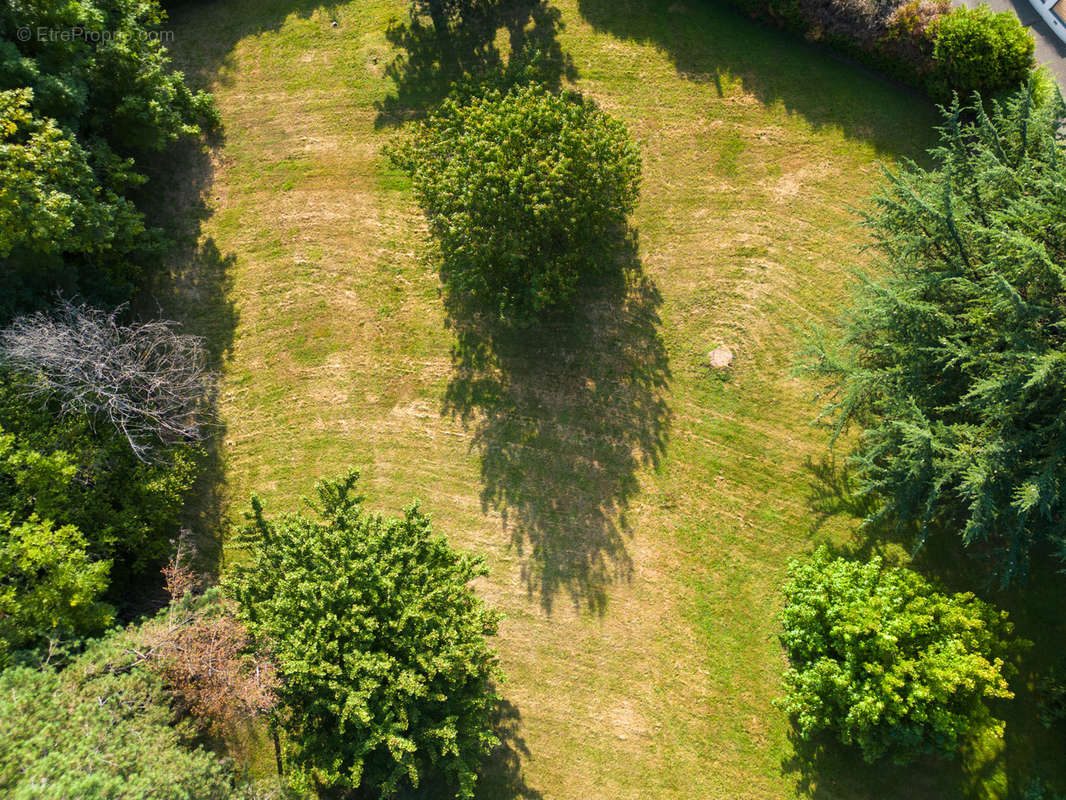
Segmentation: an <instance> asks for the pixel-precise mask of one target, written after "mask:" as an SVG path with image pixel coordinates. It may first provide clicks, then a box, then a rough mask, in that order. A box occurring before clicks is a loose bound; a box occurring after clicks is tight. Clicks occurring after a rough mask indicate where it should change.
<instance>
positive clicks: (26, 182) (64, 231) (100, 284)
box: [0, 0, 217, 317]
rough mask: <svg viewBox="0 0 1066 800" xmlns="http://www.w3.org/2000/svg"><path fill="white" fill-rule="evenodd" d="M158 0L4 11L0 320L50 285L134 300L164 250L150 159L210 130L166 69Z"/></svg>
mask: <svg viewBox="0 0 1066 800" xmlns="http://www.w3.org/2000/svg"><path fill="white" fill-rule="evenodd" d="M163 20H164V14H163V12H162V10H161V9H160V7H159V5H158V3H157V2H156V0H30V1H29V2H18V3H4V4H0V176H2V180H0V259H3V261H4V264H5V269H4V270H3V271H2V272H0V317H3V316H5V315H7V314H10V313H11V312H12V311H15V310H17V309H19V308H24V307H26V306H28V305H31V304H36V303H37V302H39V300H40V299H41V298H42V297H46V296H47V295H48V294H49V293H50V292H51V291H53V290H54V289H55V288H57V287H62V288H66V289H68V290H71V291H75V290H80V291H82V292H83V293H92V294H95V295H97V296H102V295H104V294H107V292H108V290H109V288H110V290H111V291H112V292H117V293H120V294H122V293H128V291H129V289H130V286H131V285H132V284H131V282H132V281H134V280H135V279H136V277H137V275H138V274H139V271H140V269H142V268H143V267H144V266H145V265H147V264H149V263H152V262H153V260H154V259H155V258H156V256H157V255H158V253H159V252H160V250H159V248H160V237H159V235H158V232H154V231H148V230H146V229H145V225H144V221H143V216H142V214H141V213H140V211H139V210H138V209H137V208H136V207H135V205H134V203H133V199H132V198H133V197H134V192H135V190H136V189H137V187H139V186H141V185H142V184H143V183H144V182H145V180H146V178H145V171H144V169H143V167H144V163H145V158H146V156H147V155H148V154H149V153H152V152H158V151H160V150H161V149H163V148H164V147H165V146H166V145H167V144H169V143H170V142H173V141H175V140H176V139H178V138H180V137H183V136H190V135H195V134H197V133H199V132H200V130H201V127H202V126H204V125H207V126H213V125H214V124H216V121H217V117H216V112H215V111H214V109H213V106H212V105H211V101H210V97H209V96H208V95H205V94H202V93H194V92H192V91H190V90H189V89H188V87H187V86H186V85H185V81H184V78H183V76H182V75H181V73H179V72H174V71H173V70H172V69H171V68H170V63H169V57H168V55H167V52H166V48H165V47H164V46H163V43H162V39H161V37H159V36H153V35H151V34H152V32H153V30H154V29H156V28H157V27H158V26H159V25H161V24H162V22H163Z"/></svg>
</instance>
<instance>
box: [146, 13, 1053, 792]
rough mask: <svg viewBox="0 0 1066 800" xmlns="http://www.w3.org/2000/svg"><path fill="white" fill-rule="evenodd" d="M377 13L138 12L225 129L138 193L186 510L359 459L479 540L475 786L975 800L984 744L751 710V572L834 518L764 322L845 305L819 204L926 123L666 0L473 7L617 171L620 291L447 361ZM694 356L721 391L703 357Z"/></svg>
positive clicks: (283, 495) (918, 143)
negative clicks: (483, 769) (487, 697)
mask: <svg viewBox="0 0 1066 800" xmlns="http://www.w3.org/2000/svg"><path fill="white" fill-rule="evenodd" d="M407 5H408V4H407V2H405V0H358V1H357V2H344V3H337V4H334V5H329V6H319V5H318V4H317V3H313V2H301V1H300V0H293V1H291V2H282V0H214V2H208V1H207V0H201V1H200V2H189V3H186V4H184V5H179V6H178V7H177V8H176V9H175V10H174V12H173V14H172V17H173V25H172V27H173V29H174V30H175V42H174V49H175V51H176V58H177V61H178V63H179V65H180V66H181V67H182V68H183V69H185V70H186V71H187V72H188V73H189V74H190V75H191V76H193V77H194V79H195V80H196V82H198V83H201V84H203V85H207V86H210V87H211V88H212V89H213V90H214V91H215V93H216V96H217V98H218V103H219V107H220V109H221V112H222V117H223V120H224V124H225V135H224V141H223V142H221V143H220V145H219V147H218V148H217V150H216V151H215V152H214V154H213V156H212V158H211V159H210V163H208V160H207V159H200V160H199V161H198V162H197V159H195V158H192V159H191V161H193V162H197V163H196V164H195V168H196V169H197V174H198V175H199V176H200V177H201V178H202V190H203V191H202V195H201V196H200V197H199V198H197V197H194V196H190V195H189V194H188V193H180V192H176V191H175V192H174V193H173V197H172V198H171V199H172V201H173V203H174V208H175V210H176V213H179V214H181V215H184V216H185V217H186V218H187V219H189V220H192V224H193V226H194V228H195V234H196V236H197V237H198V238H197V240H196V242H194V243H190V247H189V248H188V249H187V252H186V253H185V256H184V257H183V259H182V261H181V264H180V265H176V267H175V280H174V283H173V286H174V287H176V288H177V289H178V290H179V291H178V295H179V297H180V298H181V309H182V313H184V314H185V315H186V317H187V318H188V319H189V320H190V323H191V324H192V326H193V327H194V328H196V329H198V330H202V331H204V332H206V333H207V334H208V335H209V336H210V337H211V339H212V342H213V343H214V346H215V350H216V352H218V353H219V355H220V359H221V364H222V368H223V373H224V378H223V382H222V387H221V392H220V398H219V405H220V410H221V416H222V420H223V423H224V426H225V428H224V431H223V432H222V434H221V436H220V442H221V446H220V452H219V460H218V464H217V469H215V470H212V472H211V473H210V474H209V476H208V479H207V480H206V481H205V486H204V487H203V490H204V493H205V494H204V497H205V499H204V507H205V509H208V510H209V511H214V510H220V511H221V512H222V513H223V514H229V515H231V516H234V515H235V514H236V513H237V512H238V511H239V510H240V509H241V508H242V507H243V505H244V504H245V503H246V502H247V498H248V496H249V494H250V493H251V492H252V491H257V492H259V493H260V494H261V495H262V496H263V497H264V499H265V501H266V503H267V507H268V510H269V509H273V510H281V509H292V508H295V507H296V505H297V502H298V499H299V497H300V496H301V495H302V494H304V493H306V492H307V491H308V489H309V488H310V487H311V485H312V483H313V482H314V480H315V479H316V478H319V477H321V476H324V475H329V474H335V473H338V472H340V471H342V470H344V469H346V468H347V467H349V466H358V467H360V468H361V469H362V470H363V475H364V491H365V492H366V493H367V494H368V496H369V501H370V503H371V505H373V506H375V507H378V508H381V509H385V510H390V511H396V510H399V509H400V508H401V507H402V506H404V505H406V504H407V503H408V502H409V501H410V500H412V499H414V498H419V499H421V500H422V502H423V505H424V507H425V508H426V509H427V510H428V511H429V512H431V514H432V515H433V517H434V519H435V521H436V524H437V526H438V528H439V529H440V530H442V531H444V532H446V533H447V534H448V536H449V537H450V538H451V540H452V541H453V542H454V543H455V544H457V545H458V546H459V547H462V548H465V549H469V550H473V551H477V552H480V553H483V554H484V555H485V556H486V557H487V559H488V563H489V566H490V568H491V577H490V578H489V579H488V580H487V581H485V582H484V583H483V585H481V586H480V587H479V588H480V590H481V591H482V592H483V593H484V595H485V596H486V597H487V598H488V599H489V600H490V602H491V603H492V604H494V605H495V606H497V607H498V608H500V609H501V610H502V611H503V612H504V614H505V615H506V619H505V621H504V623H503V625H502V628H501V633H500V637H499V641H498V647H499V650H500V653H501V656H502V661H503V667H504V669H505V671H506V673H507V675H508V678H509V680H508V682H507V683H506V685H505V686H503V687H502V692H503V694H504V695H505V697H506V698H507V700H508V701H509V704H510V706H509V708H508V709H507V715H508V719H506V720H505V721H504V724H503V728H504V729H505V732H506V733H507V739H508V748H507V749H506V750H505V751H502V752H501V753H500V754H499V756H498V757H497V758H496V759H495V761H494V763H493V764H492V765H490V767H489V770H488V775H487V778H486V781H485V782H484V786H483V791H482V795H483V797H485V798H511V797H544V798H605V799H607V800H615V799H618V800H621V799H622V798H633V799H634V800H636V799H637V798H678V799H679V800H682V799H684V800H690V799H691V798H751V800H773V799H774V798H790V797H808V796H809V797H817V798H848V799H849V800H852V799H855V800H857V799H858V798H871V800H874V799H876V800H883V799H884V798H889V797H904V796H905V797H908V798H913V799H914V800H920V799H921V798H946V797H952V796H956V795H958V794H959V793H960V792H961V791H962V790H963V788H964V787H971V788H972V787H974V786H977V787H978V789H979V790H980V791H978V792H977V794H979V795H980V794H989V795H990V796H997V795H998V794H1000V793H1001V791H1000V790H1001V789H1002V787H1003V786H1004V785H1006V783H1007V782H1008V780H1009V779H1010V778H1011V777H1012V773H1011V770H1012V769H1013V768H1012V767H1011V766H1010V764H1011V763H1012V762H1011V759H1010V757H1009V756H1010V755H1011V754H1012V753H1013V751H1011V752H1010V753H1008V754H1007V756H1006V757H999V758H990V757H987V754H984V756H981V757H977V756H975V757H974V758H972V759H970V760H969V762H968V763H967V764H966V765H964V767H963V768H960V767H958V766H947V767H941V766H936V765H933V764H928V765H919V767H917V768H912V769H907V770H898V769H892V768H889V769H886V768H884V767H880V768H863V767H861V766H859V765H858V764H857V763H856V761H855V760H854V759H852V758H850V757H848V756H846V755H842V754H840V753H839V752H837V751H835V750H834V749H832V748H830V749H829V750H828V751H826V752H812V751H811V750H810V749H809V748H806V749H803V750H801V751H799V752H797V751H796V750H795V749H794V748H793V746H792V744H791V743H790V740H789V736H788V724H787V721H786V720H785V719H784V718H783V716H782V715H781V713H780V712H779V711H777V710H776V709H774V708H773V707H772V705H771V701H772V699H773V698H774V697H775V696H776V695H777V694H778V692H779V676H780V672H781V669H782V666H783V663H782V656H781V653H780V649H779V647H778V645H777V643H776V640H775V633H776V617H777V613H778V609H779V604H780V599H779V596H778V587H779V584H780V582H781V578H782V575H783V571H784V566H785V563H786V561H787V559H788V558H789V557H791V556H793V555H796V554H799V553H803V552H806V551H808V550H810V549H811V548H812V547H813V545H814V544H815V543H817V542H819V541H824V540H833V541H836V542H838V543H847V542H850V541H852V539H853V536H854V530H855V527H856V520H855V518H854V517H853V516H851V515H850V514H849V513H848V511H847V508H848V503H847V502H846V499H847V498H846V497H844V498H837V497H835V496H834V493H833V480H834V476H833V475H832V474H831V473H829V474H828V480H827V472H826V471H825V470H821V469H819V468H818V465H819V463H820V461H821V460H822V459H823V457H824V456H825V454H826V441H825V438H824V436H823V435H822V434H821V433H820V432H818V431H817V430H814V429H812V428H810V427H809V425H808V422H809V420H810V419H811V418H812V417H813V416H814V413H815V407H814V406H813V405H812V404H811V402H810V400H809V397H808V395H809V391H810V387H808V386H805V385H803V384H802V383H801V382H799V381H797V380H796V379H794V378H793V377H791V376H790V369H791V366H792V363H793V357H794V354H795V352H796V350H797V347H798V340H799V338H800V334H799V332H798V329H800V328H802V327H804V326H805V325H807V324H808V323H809V322H810V321H812V320H823V319H829V318H831V317H832V316H833V315H834V314H835V313H836V312H837V311H838V310H839V309H840V308H841V306H842V304H843V303H844V302H845V298H846V296H847V292H848V287H849V285H850V283H851V279H850V277H849V276H850V270H851V269H852V268H853V267H854V266H856V265H858V264H861V263H863V261H864V259H865V256H864V255H863V254H861V253H860V252H859V250H858V247H859V245H860V244H861V243H862V242H863V241H864V238H863V233H862V232H861V231H860V230H859V229H858V228H857V227H856V220H855V217H854V215H853V213H852V208H853V207H855V206H857V205H860V204H861V203H862V201H863V198H864V197H866V196H867V195H868V194H869V193H870V192H871V191H872V190H873V188H874V187H875V186H876V184H877V181H878V177H879V166H878V164H879V162H892V161H893V160H895V159H897V158H899V157H901V156H912V157H917V156H919V155H920V154H921V152H922V151H923V149H924V148H925V147H927V146H928V145H929V144H930V143H931V137H932V126H933V124H934V123H935V116H934V114H933V112H932V109H931V108H930V107H929V106H928V104H927V103H926V102H925V101H923V100H922V99H921V98H919V97H916V96H914V95H912V94H909V93H906V92H904V91H902V90H899V89H896V88H894V87H892V86H889V85H888V84H886V83H884V82H882V81H880V80H878V79H875V78H873V77H871V76H869V75H867V74H866V73H864V72H861V71H860V70H858V69H856V68H854V67H852V66H850V65H847V64H843V63H840V62H838V61H836V60H834V59H832V58H830V57H828V56H826V55H824V54H822V53H820V52H818V51H816V50H814V49H812V48H809V47H808V46H806V45H804V44H802V43H797V42H795V41H793V40H792V39H790V38H788V37H786V36H784V35H781V34H778V33H776V32H773V31H769V30H766V29H764V28H762V27H759V26H757V25H755V24H754V23H750V22H748V21H746V20H743V19H740V18H738V17H736V16H735V15H733V14H732V13H731V12H728V11H725V10H720V9H719V8H717V7H715V6H710V5H709V4H705V3H702V2H699V0H687V2H676V3H671V2H668V0H663V1H662V2H653V1H652V0H626V1H624V2H623V0H559V2H554V3H552V4H551V6H550V7H545V6H540V5H537V4H535V3H532V2H529V0H519V2H517V3H506V4H504V5H506V6H507V8H508V12H507V13H508V18H507V19H502V18H501V19H500V20H499V23H500V35H499V36H498V37H497V40H496V41H497V46H498V48H499V50H500V51H501V52H503V53H504V54H506V52H507V50H508V49H509V46H510V39H511V37H516V38H522V37H525V38H527V39H539V40H540V42H541V43H542V44H548V45H552V46H553V47H555V48H556V55H557V56H558V58H557V61H558V66H559V70H560V76H561V77H563V79H564V80H570V81H572V82H573V83H574V84H575V85H576V86H577V87H578V88H579V89H580V90H581V91H583V92H585V93H586V94H588V95H591V96H592V97H595V98H596V99H597V100H598V101H599V102H600V103H601V104H602V105H603V106H604V107H606V108H607V109H609V110H610V111H611V112H612V113H613V114H615V115H617V116H618V117H620V118H621V119H623V120H624V121H625V122H626V123H627V124H628V125H629V127H630V129H631V131H632V133H633V135H634V136H635V138H636V139H637V141H638V142H639V143H640V145H641V148H642V150H643V153H644V160H645V169H644V182H643V194H642V202H641V204H640V207H639V210H638V212H637V214H636V216H635V219H634V220H633V223H634V228H635V232H636V236H637V237H638V242H639V246H638V247H637V249H636V251H635V252H634V253H633V254H632V259H631V263H630V264H629V280H628V282H627V285H626V286H624V287H615V288H605V289H604V290H603V291H602V292H600V293H598V294H596V295H595V296H593V297H590V298H588V299H587V302H585V303H584V304H583V310H582V313H581V314H580V315H579V317H578V319H577V320H576V321H574V322H573V324H571V325H567V326H562V327H560V326H553V327H551V328H550V329H548V330H541V331H534V332H531V333H530V334H529V335H527V336H523V337H521V338H511V339H507V338H504V339H502V340H501V341H499V342H498V344H497V347H496V349H495V351H494V353H492V354H491V356H490V357H488V358H485V357H483V356H484V354H480V353H476V352H470V351H469V350H466V349H462V348H456V347H455V346H454V345H455V342H456V336H455V330H454V329H449V328H448V327H446V324H445V323H446V320H445V317H444V312H443V309H442V304H441V301H440V297H439V292H438V281H437V277H436V274H435V269H434V266H433V263H432V261H431V259H430V258H429V248H428V247H427V243H426V237H425V225H424V222H423V219H422V217H421V215H420V213H419V211H418V209H417V207H416V206H415V204H414V201H413V197H412V193H411V192H410V189H409V187H408V185H407V184H406V181H405V180H404V179H403V178H402V177H401V176H399V175H397V174H396V173H395V172H394V171H392V170H391V169H390V168H389V167H388V165H387V162H386V160H385V158H384V157H383V156H382V154H381V148H382V146H383V145H384V144H385V143H386V142H387V141H388V140H389V138H390V137H391V136H393V135H395V133H396V131H397V129H398V127H399V126H401V125H402V122H403V121H404V120H406V119H408V118H410V117H412V116H414V115H416V114H417V113H418V112H419V111H420V110H423V109H424V108H425V104H426V103H428V102H431V101H432V99H433V98H434V97H435V96H436V88H437V86H438V85H439V83H440V82H441V81H440V79H441V76H440V75H439V72H436V71H435V70H434V66H433V63H432V59H429V58H423V59H419V58H418V56H419V55H424V53H419V52H415V53H414V54H413V56H414V57H412V58H411V59H410V60H409V61H408V62H407V68H406V70H404V69H401V70H400V71H399V72H397V71H396V70H390V69H389V66H390V64H392V63H393V59H394V56H395V50H394V47H393V45H392V44H390V40H389V37H388V36H387V30H388V28H389V24H390V20H394V21H401V20H402V19H403V18H404V14H405V11H406V8H407ZM516 6H523V7H525V8H524V10H523V9H519V10H515V7H516ZM553 9H555V10H557V11H558V12H559V13H560V17H559V18H558V19H556V18H555V16H554V13H553ZM526 12H529V15H528V18H527V13H526ZM333 21H336V22H337V25H336V26H333V25H332V24H331V23H332V22H333ZM508 26H510V28H511V32H510V34H508V32H507V28H508ZM393 38H395V37H393ZM468 57H469V58H473V56H469V54H468ZM553 63H555V62H553ZM167 302H170V301H167ZM462 325H463V323H462V322H459V323H457V326H458V327H459V328H460V329H461V327H462ZM719 344H727V345H729V346H730V347H731V348H732V349H733V350H734V352H735V353H736V355H737V358H736V362H735V366H734V368H733V370H732V372H731V373H730V375H729V376H728V378H723V377H722V376H720V375H715V374H712V371H711V370H710V369H709V368H708V367H707V365H706V355H707V353H708V352H709V351H710V350H712V349H713V348H714V347H716V346H717V345H719ZM213 481H217V485H210V486H209V485H206V484H208V483H211V482H213ZM216 500H217V504H216V502H215V501H216ZM216 505H217V506H218V509H215V506H216ZM226 557H227V558H230V559H232V558H233V557H239V554H235V553H232V552H227V553H226ZM223 568H224V565H223ZM1017 738H1018V737H1017V736H1015V737H1014V740H1017ZM1008 740H1009V741H1012V740H1011V739H1010V737H1009V738H1008ZM1026 741H1028V739H1027V740H1026ZM1056 744H1059V745H1061V741H1059V740H1054V739H1053V740H1052V742H1051V744H1049V745H1048V746H1047V747H1050V748H1052V749H1050V750H1047V752H1048V753H1050V754H1051V755H1050V756H1048V758H1050V759H1053V758H1054V752H1055V751H1054V749H1053V747H1054V746H1055V745H1056ZM1011 747H1012V748H1015V749H1016V750H1017V751H1018V752H1022V751H1025V753H1026V755H1025V759H1026V760H1028V759H1030V758H1043V757H1044V756H1045V755H1046V754H1045V753H1043V751H1040V750H1039V749H1038V751H1037V752H1036V753H1035V754H1034V753H1033V752H1031V751H1030V748H1031V743H1028V744H1027V743H1018V744H1012V745H1011ZM1045 749H1047V748H1045ZM265 761H266V762H267V763H270V758H267V759H265ZM978 770H980V772H978Z"/></svg>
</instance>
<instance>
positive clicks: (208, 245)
mask: <svg viewBox="0 0 1066 800" xmlns="http://www.w3.org/2000/svg"><path fill="white" fill-rule="evenodd" d="M215 144H218V143H217V142H216V143H215ZM148 174H149V182H148V184H147V185H146V186H145V192H146V194H149V195H150V199H146V203H145V206H146V207H147V208H148V209H149V214H148V220H149V222H150V223H151V224H153V225H158V226H160V227H162V228H163V230H164V231H165V232H166V235H167V236H168V238H169V239H170V240H171V241H172V242H173V247H172V248H171V249H170V251H169V252H168V254H167V258H166V261H165V263H164V265H163V269H162V270H160V271H159V272H158V273H157V274H156V275H155V276H153V277H154V279H153V280H152V281H151V282H150V283H149V285H148V286H147V287H146V289H145V290H144V291H143V292H142V294H141V296H140V297H139V298H138V299H137V301H136V306H137V307H138V308H139V309H140V310H141V311H142V313H144V314H145V315H146V316H155V317H167V318H170V319H176V320H177V321H179V322H180V323H181V324H182V326H183V328H184V330H185V331H187V332H189V333H193V334H196V335H198V336H202V337H203V338H204V342H205V345H206V350H207V358H208V368H209V369H210V370H212V371H213V372H216V373H218V372H220V371H221V369H222V366H223V364H224V361H225V359H226V357H227V355H228V353H229V351H230V348H231V347H232V345H233V337H234V333H235V331H236V329H237V324H238V322H239V318H238V313H237V310H236V308H235V307H234V305H233V302H232V300H231V299H230V282H231V280H232V276H231V273H232V267H233V263H234V261H235V256H234V255H232V254H223V253H222V252H221V251H220V250H219V249H218V246H217V245H216V244H215V242H214V240H212V239H205V240H203V241H201V228H202V225H203V223H204V221H205V220H206V219H207V218H208V217H209V216H210V214H211V211H210V209H209V208H208V206H207V204H206V202H205V199H204V195H205V194H206V193H207V192H208V191H209V190H210V187H211V184H212V182H213V179H214V166H213V163H212V157H211V151H210V150H208V149H207V148H205V147H204V146H203V144H202V143H201V142H199V141H192V142H182V143H179V144H176V145H173V146H172V147H171V148H169V150H168V151H167V152H165V153H164V154H163V155H162V156H161V157H160V158H158V159H156V161H155V163H154V164H153V165H151V167H150V169H149V170H148ZM205 402H206V404H207V406H208V408H209V412H210V416H211V418H212V420H213V425H214V428H213V431H212V433H213V435H212V437H211V438H210V439H209V440H208V441H207V442H206V443H205V445H204V455H203V457H202V459H201V461H200V464H199V469H198V471H197V476H196V480H195V483H194V484H193V487H192V490H191V493H190V494H191V497H190V498H189V500H188V502H187V503H186V506H185V512H184V519H183V524H184V525H185V527H186V528H187V529H188V530H189V531H190V532H191V534H192V535H191V536H186V537H185V538H184V541H183V543H184V544H186V545H188V546H191V547H192V549H193V550H194V551H195V560H194V561H193V563H192V564H191V566H193V567H194V568H195V569H196V571H197V572H199V573H201V574H205V575H208V576H212V577H213V576H216V575H217V574H218V570H219V566H220V561H221V558H222V539H223V536H224V533H225V524H226V523H225V514H224V510H223V493H224V491H225V469H224V465H223V463H222V450H221V447H222V442H223V441H224V440H225V435H226V430H225V425H224V424H223V423H222V421H221V418H220V416H219V414H218V413H217V406H218V397H217V396H216V395H215V394H214V393H212V395H211V396H209V397H207V398H205Z"/></svg>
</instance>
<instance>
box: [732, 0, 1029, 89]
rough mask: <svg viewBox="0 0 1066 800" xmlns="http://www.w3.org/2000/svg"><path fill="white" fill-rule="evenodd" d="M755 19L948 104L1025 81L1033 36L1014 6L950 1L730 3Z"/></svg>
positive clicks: (768, 0) (760, 0)
mask: <svg viewBox="0 0 1066 800" xmlns="http://www.w3.org/2000/svg"><path fill="white" fill-rule="evenodd" d="M727 2H729V3H730V4H731V5H733V6H734V7H736V8H738V9H740V10H741V11H744V12H745V13H747V14H749V15H750V16H752V17H754V18H756V19H761V20H764V21H767V22H770V23H772V24H774V25H776V26H777V27H780V28H784V29H786V30H790V31H793V32H795V33H799V34H802V35H803V36H804V38H806V39H807V40H808V41H817V42H823V43H825V44H827V45H829V46H830V47H832V48H834V49H835V50H838V51H841V52H843V53H845V54H846V55H849V56H851V57H852V58H854V59H856V60H857V61H860V62H862V63H864V64H866V65H867V66H869V67H872V68H874V69H876V70H878V71H880V72H884V73H886V74H888V75H891V76H892V77H894V78H896V79H898V80H900V81H903V82H904V83H907V84H910V85H911V86H915V87H917V88H919V89H921V90H923V91H924V92H926V93H927V94H929V96H930V97H932V98H933V99H934V100H937V101H941V102H945V101H948V100H950V99H951V95H952V93H953V92H957V93H958V94H959V95H960V97H961V98H963V99H964V100H966V99H968V98H969V97H970V96H971V95H972V94H973V92H975V91H980V92H982V94H986V95H987V94H990V93H994V92H998V91H1002V90H1005V89H1013V88H1016V87H1017V86H1019V85H1020V84H1022V83H1024V82H1025V80H1026V78H1027V77H1028V75H1029V74H1030V73H1031V72H1032V70H1033V68H1034V67H1035V65H1036V62H1035V59H1034V56H1033V53H1034V49H1035V44H1034V42H1033V37H1032V34H1031V33H1029V31H1028V30H1027V29H1026V28H1025V27H1024V26H1023V25H1022V23H1021V22H1020V21H1019V20H1018V17H1017V16H1015V15H1014V14H1013V13H1011V12H1009V11H1004V12H1000V13H994V12H993V11H992V10H991V9H989V8H988V6H985V5H982V6H980V7H978V8H958V7H957V8H952V7H951V3H950V0H727Z"/></svg>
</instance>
